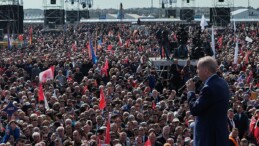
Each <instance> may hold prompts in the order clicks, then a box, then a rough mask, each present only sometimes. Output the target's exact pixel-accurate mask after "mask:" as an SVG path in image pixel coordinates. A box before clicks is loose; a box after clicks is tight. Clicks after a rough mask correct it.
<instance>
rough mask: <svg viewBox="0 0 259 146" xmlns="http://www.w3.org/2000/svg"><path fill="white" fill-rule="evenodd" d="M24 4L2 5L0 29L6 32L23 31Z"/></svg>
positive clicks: (16, 32) (0, 9) (0, 6)
mask: <svg viewBox="0 0 259 146" xmlns="http://www.w3.org/2000/svg"><path fill="white" fill-rule="evenodd" d="M23 19H24V12H23V6H19V5H0V29H3V32H4V33H8V30H9V33H15V34H18V33H23Z"/></svg>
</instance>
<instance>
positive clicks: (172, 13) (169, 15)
mask: <svg viewBox="0 0 259 146" xmlns="http://www.w3.org/2000/svg"><path fill="white" fill-rule="evenodd" d="M165 17H167V18H176V10H171V9H168V10H166V11H165Z"/></svg>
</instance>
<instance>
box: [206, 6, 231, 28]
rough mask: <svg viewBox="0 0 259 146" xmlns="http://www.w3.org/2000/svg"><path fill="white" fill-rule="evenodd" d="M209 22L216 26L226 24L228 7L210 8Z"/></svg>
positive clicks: (228, 16) (228, 14) (227, 21)
mask: <svg viewBox="0 0 259 146" xmlns="http://www.w3.org/2000/svg"><path fill="white" fill-rule="evenodd" d="M210 23H212V24H214V25H216V26H227V25H228V24H229V23H230V8H226V7H222V8H219V7H218V8H210Z"/></svg>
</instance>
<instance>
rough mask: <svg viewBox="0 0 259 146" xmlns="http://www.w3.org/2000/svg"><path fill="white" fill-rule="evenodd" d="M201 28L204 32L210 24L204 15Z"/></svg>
mask: <svg viewBox="0 0 259 146" xmlns="http://www.w3.org/2000/svg"><path fill="white" fill-rule="evenodd" d="M200 26H201V29H202V30H204V29H205V26H208V23H207V21H206V19H205V16H204V15H202V17H201V23H200Z"/></svg>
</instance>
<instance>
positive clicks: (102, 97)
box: [99, 88, 106, 110]
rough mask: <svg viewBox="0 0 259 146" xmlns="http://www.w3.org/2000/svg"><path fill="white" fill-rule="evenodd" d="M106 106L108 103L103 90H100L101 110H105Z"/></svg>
mask: <svg viewBox="0 0 259 146" xmlns="http://www.w3.org/2000/svg"><path fill="white" fill-rule="evenodd" d="M105 106H106V101H105V97H104V93H103V89H102V88H101V89H100V102H99V108H100V110H103V109H104V108H105Z"/></svg>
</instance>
